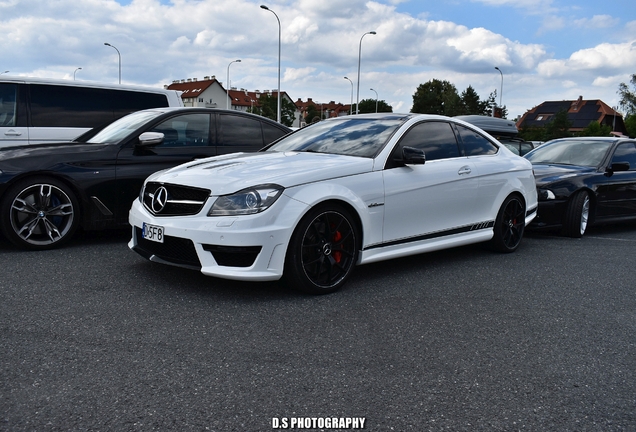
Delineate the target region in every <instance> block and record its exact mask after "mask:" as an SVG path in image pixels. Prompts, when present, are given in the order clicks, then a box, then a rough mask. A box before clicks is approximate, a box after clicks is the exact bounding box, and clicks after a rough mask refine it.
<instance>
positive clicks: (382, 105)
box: [354, 99, 393, 114]
mask: <svg viewBox="0 0 636 432" xmlns="http://www.w3.org/2000/svg"><path fill="white" fill-rule="evenodd" d="M354 108H355V107H354ZM374 112H375V99H362V100H361V101H360V114H364V113H374ZM378 112H393V107H392V106H391V105H389V104H387V103H386V102H385V101H384V100H379V101H378Z"/></svg>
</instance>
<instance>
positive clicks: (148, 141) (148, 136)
mask: <svg viewBox="0 0 636 432" xmlns="http://www.w3.org/2000/svg"><path fill="white" fill-rule="evenodd" d="M163 138H164V135H163V134H162V133H161V132H144V133H142V134H141V135H139V142H138V143H137V145H138V146H140V147H152V146H156V145H159V144H161V143H162V142H163Z"/></svg>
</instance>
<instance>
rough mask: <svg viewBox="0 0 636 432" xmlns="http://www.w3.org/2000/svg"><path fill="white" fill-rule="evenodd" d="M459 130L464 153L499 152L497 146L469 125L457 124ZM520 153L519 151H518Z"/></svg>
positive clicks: (468, 154) (473, 154)
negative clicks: (468, 126)
mask: <svg viewBox="0 0 636 432" xmlns="http://www.w3.org/2000/svg"><path fill="white" fill-rule="evenodd" d="M456 127H457V130H458V131H459V137H460V138H461V140H462V147H464V155H466V156H482V155H491V154H495V153H497V146H496V145H494V144H493V143H491V142H490V141H488V140H487V139H486V138H485V137H483V136H482V135H480V134H479V133H477V132H475V131H473V130H472V129H468V128H467V127H464V126H461V125H456ZM516 153H517V154H519V151H518V150H517V152H516Z"/></svg>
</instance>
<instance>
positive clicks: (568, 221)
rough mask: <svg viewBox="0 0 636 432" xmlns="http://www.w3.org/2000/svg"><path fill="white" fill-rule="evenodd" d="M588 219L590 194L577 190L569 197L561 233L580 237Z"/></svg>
mask: <svg viewBox="0 0 636 432" xmlns="http://www.w3.org/2000/svg"><path fill="white" fill-rule="evenodd" d="M589 220H590V195H589V194H588V193H587V192H586V191H579V192H577V193H576V195H574V196H573V197H572V199H570V202H569V203H568V208H567V210H566V211H565V217H564V220H563V231H562V232H563V235H565V236H568V237H572V238H581V237H583V234H585V230H587V226H588V222H589Z"/></svg>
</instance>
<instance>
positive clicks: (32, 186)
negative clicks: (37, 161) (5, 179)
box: [0, 177, 79, 250]
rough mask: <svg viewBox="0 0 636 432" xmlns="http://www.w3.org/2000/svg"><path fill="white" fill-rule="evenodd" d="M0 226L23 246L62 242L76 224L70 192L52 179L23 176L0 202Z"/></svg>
mask: <svg viewBox="0 0 636 432" xmlns="http://www.w3.org/2000/svg"><path fill="white" fill-rule="evenodd" d="M0 208H1V211H2V215H1V218H0V219H1V222H2V229H3V231H4V233H5V235H6V236H7V238H8V239H9V240H10V241H11V242H12V243H14V244H15V245H16V246H19V247H22V248H24V249H31V250H40V249H50V248H53V247H56V246H59V245H60V244H62V243H64V242H66V241H67V240H68V239H69V238H70V236H71V235H72V234H73V232H74V231H75V229H76V228H77V225H78V223H79V214H78V204H77V199H76V198H75V195H74V194H73V192H72V191H71V190H70V188H68V187H67V186H66V185H65V184H64V183H62V182H60V181H58V180H56V179H53V178H43V177H41V178H33V179H25V180H22V181H21V182H18V183H16V184H15V185H13V186H12V187H11V188H9V190H7V193H6V194H5V196H4V198H3V199H2V203H1V204H0Z"/></svg>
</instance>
